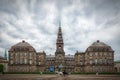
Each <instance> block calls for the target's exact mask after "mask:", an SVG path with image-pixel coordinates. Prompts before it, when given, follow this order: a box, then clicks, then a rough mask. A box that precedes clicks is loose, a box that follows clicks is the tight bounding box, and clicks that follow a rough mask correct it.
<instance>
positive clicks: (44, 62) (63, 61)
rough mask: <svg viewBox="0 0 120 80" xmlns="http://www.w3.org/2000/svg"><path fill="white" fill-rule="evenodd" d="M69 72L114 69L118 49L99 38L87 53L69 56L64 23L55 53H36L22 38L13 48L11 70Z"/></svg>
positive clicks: (107, 70) (110, 70)
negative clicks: (64, 40) (64, 39)
mask: <svg viewBox="0 0 120 80" xmlns="http://www.w3.org/2000/svg"><path fill="white" fill-rule="evenodd" d="M51 67H53V68H54V69H55V70H57V71H63V70H66V71H69V72H113V71H114V51H113V50H112V48H111V47H110V46H108V45H107V44H105V43H103V42H100V41H99V40H98V41H96V42H94V43H93V44H92V45H90V46H89V47H88V48H87V49H86V51H85V52H78V51H77V52H76V53H75V55H65V51H64V42H63V37H62V29H61V26H60V27H59V29H58V36H57V41H56V51H55V55H46V53H45V52H44V51H43V52H36V51H35V49H34V48H33V47H32V46H31V45H30V44H29V43H27V42H25V41H22V42H19V43H17V44H16V45H14V46H12V47H11V49H10V50H9V72H39V71H42V72H43V71H50V68H51Z"/></svg>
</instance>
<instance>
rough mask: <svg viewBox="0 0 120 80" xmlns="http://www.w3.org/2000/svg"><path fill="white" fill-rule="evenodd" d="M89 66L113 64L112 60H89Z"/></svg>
mask: <svg viewBox="0 0 120 80" xmlns="http://www.w3.org/2000/svg"><path fill="white" fill-rule="evenodd" d="M89 63H90V64H93V63H95V64H113V60H112V59H104V60H103V59H95V60H89Z"/></svg>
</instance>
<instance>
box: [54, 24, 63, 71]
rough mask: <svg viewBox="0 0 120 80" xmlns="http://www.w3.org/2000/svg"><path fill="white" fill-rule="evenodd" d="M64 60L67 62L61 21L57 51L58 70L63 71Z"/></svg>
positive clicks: (56, 65)
mask: <svg viewBox="0 0 120 80" xmlns="http://www.w3.org/2000/svg"><path fill="white" fill-rule="evenodd" d="M64 62H65V52H64V42H63V37H62V29H61V23H59V29H58V35H57V41H56V52H55V69H56V70H58V71H62V70H63V69H64Z"/></svg>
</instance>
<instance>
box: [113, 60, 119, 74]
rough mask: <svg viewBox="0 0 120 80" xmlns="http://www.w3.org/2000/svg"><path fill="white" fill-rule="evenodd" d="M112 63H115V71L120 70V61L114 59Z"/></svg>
mask: <svg viewBox="0 0 120 80" xmlns="http://www.w3.org/2000/svg"><path fill="white" fill-rule="evenodd" d="M114 65H115V72H120V61H116V62H115V63H114Z"/></svg>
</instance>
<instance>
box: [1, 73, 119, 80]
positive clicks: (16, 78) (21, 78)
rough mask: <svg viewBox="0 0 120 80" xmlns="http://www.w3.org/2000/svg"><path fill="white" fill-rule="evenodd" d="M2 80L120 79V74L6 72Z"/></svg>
mask: <svg viewBox="0 0 120 80" xmlns="http://www.w3.org/2000/svg"><path fill="white" fill-rule="evenodd" d="M0 80H120V75H98V76H96V75H69V76H65V77H64V76H56V75H38V74H5V75H0Z"/></svg>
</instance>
